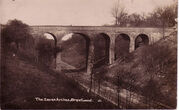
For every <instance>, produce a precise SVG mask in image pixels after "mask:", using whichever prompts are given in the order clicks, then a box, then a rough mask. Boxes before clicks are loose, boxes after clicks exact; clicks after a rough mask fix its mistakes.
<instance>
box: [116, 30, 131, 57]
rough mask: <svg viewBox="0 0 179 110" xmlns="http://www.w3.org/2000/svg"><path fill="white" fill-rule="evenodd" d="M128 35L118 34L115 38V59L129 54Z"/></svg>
mask: <svg viewBox="0 0 179 110" xmlns="http://www.w3.org/2000/svg"><path fill="white" fill-rule="evenodd" d="M129 47H130V37H129V36H128V35H127V34H123V33H122V34H120V35H119V36H117V38H116V39H115V60H117V59H123V58H125V57H126V56H128V54H129Z"/></svg>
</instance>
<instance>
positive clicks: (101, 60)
mask: <svg viewBox="0 0 179 110" xmlns="http://www.w3.org/2000/svg"><path fill="white" fill-rule="evenodd" d="M93 40H94V52H95V53H94V55H95V58H94V60H95V61H96V64H95V65H97V67H98V65H99V66H101V65H104V64H108V63H109V49H110V37H109V35H108V34H106V33H103V32H101V33H96V35H95V37H94V38H93Z"/></svg>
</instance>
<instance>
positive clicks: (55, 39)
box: [43, 32, 57, 47]
mask: <svg viewBox="0 0 179 110" xmlns="http://www.w3.org/2000/svg"><path fill="white" fill-rule="evenodd" d="M44 34H49V35H51V36H52V37H53V39H54V41H55V47H56V46H57V37H56V36H55V34H53V33H51V32H45V33H44ZM44 34H43V35H44Z"/></svg>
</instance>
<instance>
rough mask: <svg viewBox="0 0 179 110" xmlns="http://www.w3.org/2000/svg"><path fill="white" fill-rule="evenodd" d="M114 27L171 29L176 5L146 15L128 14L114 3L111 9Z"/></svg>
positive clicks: (156, 9)
mask: <svg viewBox="0 0 179 110" xmlns="http://www.w3.org/2000/svg"><path fill="white" fill-rule="evenodd" d="M111 15H112V16H113V18H114V20H115V23H114V25H116V26H121V27H173V26H174V25H175V24H176V18H177V4H172V5H169V6H165V7H157V8H155V9H154V10H153V11H152V12H151V13H149V14H148V15H146V14H142V15H141V14H137V13H133V14H128V12H127V11H126V10H125V7H123V6H122V4H120V3H119V2H118V3H115V4H114V6H113V7H112V9H111Z"/></svg>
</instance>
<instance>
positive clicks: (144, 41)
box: [135, 33, 150, 49]
mask: <svg viewBox="0 0 179 110" xmlns="http://www.w3.org/2000/svg"><path fill="white" fill-rule="evenodd" d="M149 44H150V36H149V35H148V34H145V33H140V34H138V35H137V36H136V37H135V49H137V48H138V47H140V46H141V45H149Z"/></svg>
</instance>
